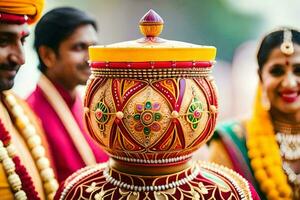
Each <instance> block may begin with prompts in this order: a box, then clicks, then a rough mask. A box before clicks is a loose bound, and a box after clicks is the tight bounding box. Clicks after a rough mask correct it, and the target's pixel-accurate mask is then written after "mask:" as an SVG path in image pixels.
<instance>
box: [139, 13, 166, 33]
mask: <svg viewBox="0 0 300 200" xmlns="http://www.w3.org/2000/svg"><path fill="white" fill-rule="evenodd" d="M163 26H164V20H163V19H162V18H161V17H160V16H159V15H158V14H157V13H156V12H155V11H154V10H152V9H150V10H149V11H148V12H147V13H146V14H145V15H144V16H143V17H142V19H141V20H140V31H141V33H142V34H143V35H144V36H146V37H157V36H159V34H160V33H161V32H162V29H163Z"/></svg>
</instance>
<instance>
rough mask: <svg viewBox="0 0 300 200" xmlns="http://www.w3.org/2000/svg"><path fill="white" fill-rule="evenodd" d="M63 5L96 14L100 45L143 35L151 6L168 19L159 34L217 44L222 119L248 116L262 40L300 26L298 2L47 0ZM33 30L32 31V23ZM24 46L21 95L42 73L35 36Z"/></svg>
mask: <svg viewBox="0 0 300 200" xmlns="http://www.w3.org/2000/svg"><path fill="white" fill-rule="evenodd" d="M60 6H72V7H77V8H79V9H82V10H84V11H86V12H88V13H90V15H92V16H94V17H95V19H96V20H97V22H98V26H99V32H98V35H99V44H110V43H115V42H120V41H125V40H134V39H137V38H140V37H141V34H140V33H139V29H138V22H139V20H140V18H141V17H142V16H143V15H144V14H145V13H146V12H147V11H148V10H149V9H151V8H152V9H154V10H155V11H156V12H157V13H158V14H159V15H160V16H161V17H162V18H163V19H164V21H165V26H164V30H163V33H162V34H161V37H163V38H165V39H170V40H179V41H184V42H190V43H195V44H203V45H213V46H216V47H217V49H218V52H217V59H216V60H217V63H216V65H215V67H214V69H213V74H214V77H215V79H216V82H217V85H218V88H219V102H220V103H219V105H220V115H219V120H224V119H228V118H233V117H242V116H245V115H248V114H249V112H250V109H251V104H252V99H253V95H254V92H255V88H256V85H257V81H258V80H257V75H256V70H257V64H256V58H255V56H256V55H255V54H256V50H257V46H258V45H259V42H260V39H261V38H262V37H263V36H264V35H265V34H266V33H267V32H269V31H271V30H273V29H274V28H276V27H280V26H286V25H287V26H292V27H295V28H298V27H300V21H299V20H298V19H299V11H298V10H299V7H300V1H297V0H264V1H261V0H238V1H236V0H85V1H83V0H64V1H61V0H46V9H45V11H44V12H47V11H48V10H50V9H52V8H55V7H60ZM30 29H31V32H32V33H33V30H34V27H30ZM25 46H26V47H25V48H26V64H25V65H24V66H23V67H22V68H21V70H20V72H19V74H18V76H17V79H16V84H15V86H14V88H13V89H14V91H15V92H16V93H17V94H18V95H20V96H21V97H23V98H26V97H27V95H29V94H30V92H31V91H32V90H33V89H34V88H35V84H36V82H37V80H38V77H39V72H38V70H37V68H36V66H37V56H36V54H35V52H34V50H33V48H32V47H33V34H31V36H30V37H29V38H28V40H27V43H26V44H25Z"/></svg>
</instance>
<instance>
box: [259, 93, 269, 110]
mask: <svg viewBox="0 0 300 200" xmlns="http://www.w3.org/2000/svg"><path fill="white" fill-rule="evenodd" d="M261 105H262V107H263V108H264V109H265V110H266V111H269V110H270V108H271V103H270V100H269V98H268V96H267V92H266V91H265V90H263V92H262V96H261Z"/></svg>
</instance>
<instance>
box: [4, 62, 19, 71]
mask: <svg viewBox="0 0 300 200" xmlns="http://www.w3.org/2000/svg"><path fill="white" fill-rule="evenodd" d="M20 67H21V65H18V64H15V63H1V64H0V70H10V71H13V70H16V71H17V70H19V68H20Z"/></svg>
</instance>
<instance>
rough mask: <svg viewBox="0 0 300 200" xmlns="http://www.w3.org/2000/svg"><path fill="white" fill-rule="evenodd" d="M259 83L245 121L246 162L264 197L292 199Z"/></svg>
mask: <svg viewBox="0 0 300 200" xmlns="http://www.w3.org/2000/svg"><path fill="white" fill-rule="evenodd" d="M261 95H262V88H261V86H260V85H259V87H258V90H257V95H256V99H255V105H254V112H253V116H252V118H251V119H250V120H249V121H247V123H246V130H247V148H248V156H249V158H250V165H251V167H252V169H253V172H254V176H255V178H256V180H257V181H258V183H259V186H260V189H261V190H262V192H264V194H265V195H266V197H267V199H285V200H287V199H292V189H291V187H290V185H289V184H288V180H287V176H286V175H285V173H284V171H283V169H282V159H281V156H280V150H279V147H278V144H277V141H276V137H275V133H274V129H273V125H272V122H271V119H270V116H269V112H268V111H266V110H265V109H264V108H263V107H262V105H261V103H260V102H261Z"/></svg>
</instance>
